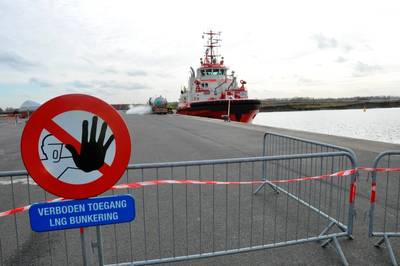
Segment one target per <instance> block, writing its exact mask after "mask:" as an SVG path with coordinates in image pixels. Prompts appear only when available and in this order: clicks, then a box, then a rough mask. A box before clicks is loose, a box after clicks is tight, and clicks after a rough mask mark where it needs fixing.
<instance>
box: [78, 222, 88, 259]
mask: <svg viewBox="0 0 400 266" xmlns="http://www.w3.org/2000/svg"><path fill="white" fill-rule="evenodd" d="M79 233H80V236H81V247H82V262H83V265H84V266H88V265H89V262H88V254H87V249H86V238H85V229H84V228H83V227H81V228H79Z"/></svg>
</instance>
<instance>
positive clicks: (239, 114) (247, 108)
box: [177, 99, 261, 123]
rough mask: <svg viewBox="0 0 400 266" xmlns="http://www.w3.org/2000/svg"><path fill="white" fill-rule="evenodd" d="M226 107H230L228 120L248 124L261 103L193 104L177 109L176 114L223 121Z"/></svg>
mask: <svg viewBox="0 0 400 266" xmlns="http://www.w3.org/2000/svg"><path fill="white" fill-rule="evenodd" d="M229 102H230V103H229ZM228 105H230V114H229V119H230V120H231V121H236V122H242V123H250V122H251V121H253V119H254V117H255V116H256V115H257V113H258V111H259V109H260V105H261V102H260V100H253V99H245V100H244V99H243V100H239V99H238V100H230V101H228V100H216V101H206V102H193V103H191V105H190V107H185V108H178V110H177V113H178V114H182V115H192V116H201V117H209V118H215V119H224V118H226V117H227V115H228Z"/></svg>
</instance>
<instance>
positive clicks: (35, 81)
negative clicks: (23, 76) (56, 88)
mask: <svg viewBox="0 0 400 266" xmlns="http://www.w3.org/2000/svg"><path fill="white" fill-rule="evenodd" d="M29 82H30V83H31V84H33V85H37V86H39V87H44V88H47V87H51V86H53V84H51V83H50V82H48V81H45V80H42V79H38V78H31V79H30V80H29Z"/></svg>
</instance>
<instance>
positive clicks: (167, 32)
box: [0, 0, 400, 108]
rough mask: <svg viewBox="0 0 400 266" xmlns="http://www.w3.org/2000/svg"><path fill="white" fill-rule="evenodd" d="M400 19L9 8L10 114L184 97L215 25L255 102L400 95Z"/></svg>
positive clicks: (200, 5)
mask: <svg viewBox="0 0 400 266" xmlns="http://www.w3.org/2000/svg"><path fill="white" fill-rule="evenodd" d="M399 14H400V1H398V0H396V1H386V0H379V1H378V0H377V1H366V0H363V1H352V0H345V1H339V0H335V1H320V0H318V1H282V0H279V1H250V0H246V1H222V0H218V1H215V0H214V1H204V0H203V1H190V3H189V1H175V0H168V1H132V0H129V1H128V0H127V1H116V0H112V1H111V0H109V1H99V0H93V1H86V0H78V1H50V0H48V1H31V0H29V1H19V0H0V107H2V108H4V107H7V106H13V107H18V106H20V105H21V103H22V102H23V101H24V100H27V99H29V100H33V101H37V102H44V101H46V100H48V99H50V98H52V97H54V96H56V95H61V94H66V93H88V94H92V95H95V96H98V97H100V98H102V99H104V100H106V101H107V102H109V103H144V102H146V101H147V99H148V98H149V97H151V96H154V95H159V94H161V95H163V96H165V97H167V99H168V100H169V101H175V100H177V99H178V97H179V92H180V89H181V87H182V86H184V85H186V84H187V79H188V76H189V67H190V66H193V67H194V68H196V67H198V64H199V58H200V57H201V56H202V55H203V52H204V48H203V44H204V43H203V41H204V40H202V38H201V35H202V33H203V31H207V30H210V29H213V30H215V31H221V32H222V35H221V38H222V43H221V45H222V48H221V54H222V55H223V56H224V57H225V62H226V65H228V66H229V67H230V68H231V69H232V70H235V72H236V74H237V75H238V77H239V79H244V80H246V81H247V84H248V90H249V95H250V97H255V98H260V99H262V98H271V97H279V98H282V97H296V96H308V97H348V96H374V95H393V96H400V51H399V49H400V34H399V26H400V15H399Z"/></svg>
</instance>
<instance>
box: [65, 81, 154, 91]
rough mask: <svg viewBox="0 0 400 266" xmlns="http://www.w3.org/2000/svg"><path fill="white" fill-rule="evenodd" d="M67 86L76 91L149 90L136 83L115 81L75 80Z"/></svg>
mask: <svg viewBox="0 0 400 266" xmlns="http://www.w3.org/2000/svg"><path fill="white" fill-rule="evenodd" d="M67 85H69V86H72V87H73V88H78V89H96V90H99V89H120V90H147V89H150V88H149V87H148V86H146V85H144V84H141V83H136V82H121V81H118V82H117V81H115V80H108V81H103V80H93V81H88V82H85V81H79V80H75V81H72V82H69V83H68V84H67Z"/></svg>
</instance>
